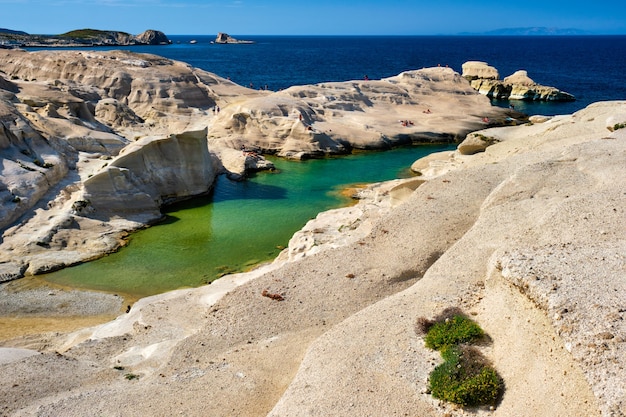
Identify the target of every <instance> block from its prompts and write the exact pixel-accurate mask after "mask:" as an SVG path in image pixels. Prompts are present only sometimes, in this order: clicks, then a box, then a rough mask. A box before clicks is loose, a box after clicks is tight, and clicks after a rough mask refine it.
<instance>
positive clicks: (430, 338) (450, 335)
mask: <svg viewBox="0 0 626 417" xmlns="http://www.w3.org/2000/svg"><path fill="white" fill-rule="evenodd" d="M483 334H484V333H483V331H482V329H481V328H480V326H478V324H476V323H474V322H473V321H472V320H470V319H468V318H467V317H464V316H462V315H460V314H456V315H454V316H453V317H452V318H447V319H445V320H444V321H442V322H439V323H435V324H434V325H433V326H432V327H431V328H430V329H429V330H428V333H426V337H425V339H424V340H425V342H426V347H427V348H429V349H434V350H441V349H442V348H444V347H445V346H454V345H458V344H460V343H470V342H473V341H474V340H476V339H478V338H480V337H482V336H483Z"/></svg>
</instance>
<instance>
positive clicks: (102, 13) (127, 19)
mask: <svg viewBox="0 0 626 417" xmlns="http://www.w3.org/2000/svg"><path fill="white" fill-rule="evenodd" d="M532 26H545V27H557V28H577V29H582V30H586V31H589V32H592V33H598V34H626V1H624V0H609V1H601V0H597V1H593V2H589V1H584V2H583V1H578V0H570V1H561V0H541V1H535V0H524V1H515V0H514V1H503V0H498V1H495V0H494V1H491V0H487V1H485V0H483V1H481V0H475V1H460V0H430V1H419V0H377V1H373V0H356V1H349V0H348V1H345V0H343V1H342V0H307V1H300V0H291V1H286V0H276V1H272V0H208V1H200V0H171V1H170V0H90V1H80V0H0V28H7V29H14V30H23V31H25V32H28V33H32V34H59V33H64V32H67V31H69V30H73V29H82V28H92V29H102V30H119V31H123V32H128V33H131V34H138V33H141V32H143V31H144V30H146V29H156V30H160V31H163V32H165V34H166V35H187V34H188V35H212V34H216V33H217V32H226V33H229V34H231V35H237V34H238V35H246V34H248V35H438V34H452V35H453V34H457V33H459V32H484V31H489V30H493V29H500V28H512V27H532Z"/></svg>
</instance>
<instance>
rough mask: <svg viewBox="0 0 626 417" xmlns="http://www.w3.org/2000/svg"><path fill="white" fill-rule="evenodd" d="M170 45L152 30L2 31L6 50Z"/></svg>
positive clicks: (163, 36) (0, 38) (161, 34)
mask: <svg viewBox="0 0 626 417" xmlns="http://www.w3.org/2000/svg"><path fill="white" fill-rule="evenodd" d="M170 43H171V41H170V40H169V39H168V38H167V36H166V35H165V34H164V33H163V32H160V31H157V30H152V29H150V30H146V31H145V32H142V33H140V34H139V35H131V34H130V33H126V32H120V31H115V30H97V29H78V30H73V31H70V32H66V33H62V34H59V35H30V34H28V33H25V32H16V31H6V30H1V31H0V44H1V45H2V46H3V47H6V48H17V47H59V46H64V47H80V46H129V45H167V44H170Z"/></svg>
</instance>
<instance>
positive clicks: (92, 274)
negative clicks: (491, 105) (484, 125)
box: [42, 145, 453, 298]
mask: <svg viewBox="0 0 626 417" xmlns="http://www.w3.org/2000/svg"><path fill="white" fill-rule="evenodd" d="M448 149H453V147H452V146H450V145H436V146H435V145H433V146H414V147H405V148H397V149H393V150H389V151H382V152H360V153H356V154H353V155H348V156H342V157H332V158H325V159H316V160H308V161H287V160H283V159H278V158H269V159H271V160H272V162H273V163H274V164H275V165H276V167H277V170H276V171H274V172H261V173H258V174H255V175H253V176H251V177H250V178H248V179H247V180H246V181H243V182H234V181H230V180H229V179H227V178H226V177H225V176H220V177H219V178H218V180H217V183H216V184H215V187H214V190H213V191H212V193H211V194H210V195H209V196H206V197H198V198H194V199H192V200H188V201H185V202H182V203H177V204H174V205H172V206H169V207H166V208H164V210H163V212H164V214H165V215H166V218H165V220H164V221H163V222H161V223H159V224H157V225H155V226H152V227H149V228H147V229H142V230H139V231H137V232H134V233H133V234H132V235H131V236H130V238H129V244H128V245H127V246H126V247H124V248H122V249H121V250H119V251H118V252H116V253H113V254H110V255H108V256H105V257H103V258H100V259H98V260H95V261H92V262H88V263H84V264H81V265H77V266H74V267H71V268H66V269H63V270H60V271H57V272H54V273H51V274H47V275H44V276H42V278H43V279H44V280H45V281H48V282H52V283H55V284H60V285H64V286H69V287H73V288H83V289H91V290H100V291H107V292H115V293H120V294H125V295H127V296H130V297H132V298H135V297H144V296H148V295H153V294H158V293H162V292H165V291H169V290H173V289H177V288H182V287H196V286H200V285H203V284H205V283H207V282H210V281H213V280H215V279H217V278H219V277H220V276H222V275H224V274H226V273H230V272H240V271H245V270H249V269H251V268H253V267H255V266H257V265H259V264H261V263H264V262H268V261H271V260H272V259H273V258H275V257H276V256H277V255H278V253H279V252H280V251H281V250H282V249H283V248H284V247H286V246H287V243H288V242H289V239H290V238H291V236H292V235H293V234H294V233H295V232H296V231H297V230H299V229H300V228H302V226H304V224H306V222H307V221H308V220H309V219H311V218H314V217H315V216H316V215H317V214H318V213H320V212H322V211H325V210H329V209H332V208H337V207H341V206H346V205H349V204H350V203H351V201H350V199H349V198H347V197H345V196H343V195H342V193H341V191H342V190H343V189H345V188H346V187H349V186H351V185H355V184H362V183H373V182H380V181H386V180H390V179H394V178H403V177H409V176H411V173H410V170H409V169H408V167H410V165H411V163H413V162H414V161H415V160H416V159H419V158H420V157H422V156H425V155H428V154H430V153H432V152H438V151H442V150H448Z"/></svg>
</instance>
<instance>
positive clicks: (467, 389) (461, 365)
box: [428, 346, 502, 406]
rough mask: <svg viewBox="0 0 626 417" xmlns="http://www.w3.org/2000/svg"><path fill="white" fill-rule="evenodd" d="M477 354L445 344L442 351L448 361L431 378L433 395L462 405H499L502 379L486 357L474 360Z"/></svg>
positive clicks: (432, 373) (430, 386)
mask: <svg viewBox="0 0 626 417" xmlns="http://www.w3.org/2000/svg"><path fill="white" fill-rule="evenodd" d="M476 355H480V352H478V351H474V353H472V354H469V355H468V354H467V353H466V352H464V351H463V349H461V348H460V347H459V346H445V347H444V348H443V349H442V350H441V356H442V357H443V358H444V363H442V364H441V365H439V366H437V367H436V368H435V369H434V370H433V371H432V372H431V374H430V378H429V379H428V384H429V389H430V392H431V394H432V396H433V397H435V398H438V399H440V400H444V401H448V402H451V403H454V404H459V405H462V406H477V405H484V404H495V402H496V401H497V399H498V397H499V396H500V392H501V387H502V382H501V379H500V377H499V376H498V373H497V372H496V371H495V370H494V369H493V368H492V367H491V366H489V365H486V364H484V360H479V361H478V364H477V363H476V362H474V360H476V359H477V358H476ZM480 357H481V359H484V358H482V355H480Z"/></svg>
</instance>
